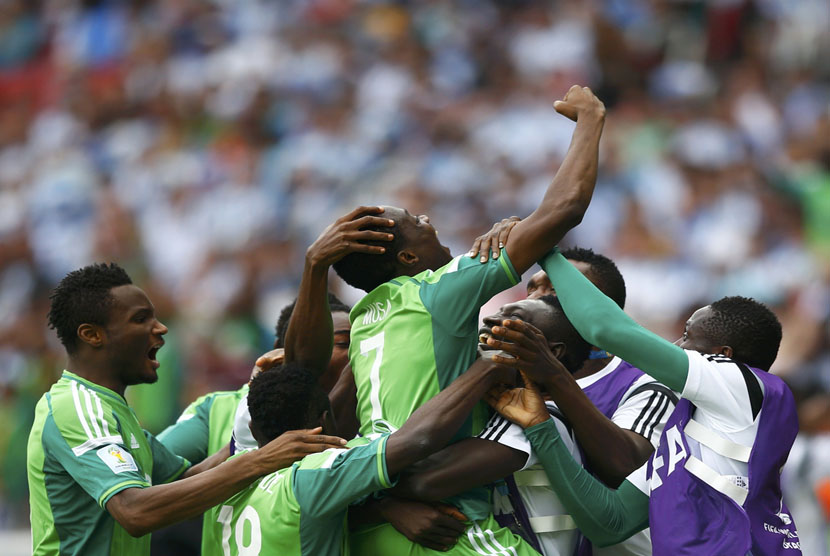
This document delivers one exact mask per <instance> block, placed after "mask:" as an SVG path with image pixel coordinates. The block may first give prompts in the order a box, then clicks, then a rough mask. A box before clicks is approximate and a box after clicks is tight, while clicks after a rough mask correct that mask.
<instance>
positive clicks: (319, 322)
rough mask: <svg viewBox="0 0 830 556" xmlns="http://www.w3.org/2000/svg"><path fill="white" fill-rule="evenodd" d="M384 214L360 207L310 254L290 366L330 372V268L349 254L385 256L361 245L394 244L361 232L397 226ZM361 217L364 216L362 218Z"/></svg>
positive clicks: (293, 325)
mask: <svg viewBox="0 0 830 556" xmlns="http://www.w3.org/2000/svg"><path fill="white" fill-rule="evenodd" d="M367 213H368V214H367ZM382 213H383V209H382V208H381V207H357V208H356V209H354V210H353V211H351V212H350V213H349V214H347V215H345V216H343V217H341V218H338V219H337V220H335V221H334V223H333V224H331V225H330V226H329V227H328V228H326V229H325V230H324V231H323V233H322V234H320V236H319V237H318V238H317V240H316V241H315V242H314V243H312V244H311V246H310V247H309V248H308V249H307V250H306V256H305V267H304V268H303V277H302V279H301V281H300V289H299V292H298V293H297V303H296V305H295V306H294V312H293V313H292V314H291V319H290V320H289V321H288V329H287V330H286V333H285V360H286V362H291V361H299V362H301V363H303V365H305V366H306V367H308V368H309V369H313V370H314V371H315V372H317V373H318V374H320V373H322V372H323V371H324V370H325V369H326V366H327V365H328V363H329V360H330V359H331V349H332V343H333V326H332V322H331V310H330V309H329V301H328V274H329V267H331V265H333V264H334V263H336V262H337V261H339V260H340V259H342V258H343V257H345V256H346V255H348V254H349V253H370V254H380V253H383V251H384V248H383V247H379V246H375V245H366V244H365V243H361V242H363V241H390V240H391V239H392V235H391V234H386V233H383V232H373V231H369V230H360V228H362V227H365V226H390V227H391V226H394V224H395V222H394V221H393V220H390V219H388V218H382V217H380V216H375V215H379V214H382ZM361 214H363V215H364V216H361V217H359V218H358V215H361Z"/></svg>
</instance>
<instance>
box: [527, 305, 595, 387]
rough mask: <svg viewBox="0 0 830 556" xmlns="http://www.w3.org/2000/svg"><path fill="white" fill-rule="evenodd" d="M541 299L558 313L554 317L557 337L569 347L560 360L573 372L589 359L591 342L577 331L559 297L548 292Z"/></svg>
mask: <svg viewBox="0 0 830 556" xmlns="http://www.w3.org/2000/svg"><path fill="white" fill-rule="evenodd" d="M539 301H544V302H545V303H546V304H547V305H549V306H550V307H552V308H553V310H554V311H555V312H556V313H557V314H556V316H555V317H554V319H553V321H554V324H555V326H556V331H555V334H556V336H557V337H556V339H557V340H560V341H562V342H564V343H565V346H566V347H567V349H566V350H565V356H564V357H563V358H562V359H560V361H561V362H562V364H563V365H564V366H565V368H566V369H568V370H569V371H570V372H571V374H573V373H575V372H576V371H578V370H579V369H580V368H581V367H582V364H583V363H584V362H585V360H586V359H588V354H589V353H590V352H591V344H589V343H588V342H586V341H585V339H584V338H583V337H582V336H580V335H579V332H577V331H576V328H574V326H573V325H572V324H571V321H569V320H568V317H567V316H566V315H565V311H564V310H563V309H562V304H561V303H559V298H557V297H556V296H555V295H553V294H548V295H543V296H542V297H540V298H539Z"/></svg>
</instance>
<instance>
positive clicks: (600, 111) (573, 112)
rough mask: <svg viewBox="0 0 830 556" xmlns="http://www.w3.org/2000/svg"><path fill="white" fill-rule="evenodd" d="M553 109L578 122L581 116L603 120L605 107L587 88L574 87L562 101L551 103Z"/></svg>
mask: <svg viewBox="0 0 830 556" xmlns="http://www.w3.org/2000/svg"><path fill="white" fill-rule="evenodd" d="M553 108H554V109H555V110H556V111H557V112H559V113H560V114H562V115H563V116H565V117H567V118H570V119H571V120H573V121H575V122H576V121H579V118H580V117H581V116H588V117H591V118H596V119H598V120H603V119H605V105H604V104H603V103H602V101H601V100H599V99H598V98H597V97H596V95H594V93H593V92H592V91H591V89H589V88H588V87H580V86H579V85H574V86H573V87H571V88H570V89H569V90H568V92H567V93H565V96H564V97H562V100H557V101H556V102H554V103H553Z"/></svg>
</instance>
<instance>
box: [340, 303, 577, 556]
mask: <svg viewBox="0 0 830 556" xmlns="http://www.w3.org/2000/svg"><path fill="white" fill-rule="evenodd" d="M508 317H510V318H518V319H522V320H524V321H526V322H530V323H533V324H534V325H535V326H537V327H538V328H539V329H540V330H542V331H543V333H544V335H545V338H546V342H547V343H548V345H549V346H550V347H551V349H552V350H554V351H555V352H556V353H557V355H558V357H560V358H561V360H562V361H563V364H564V365H565V366H566V367H567V368H569V369H571V370H573V371H576V370H577V369H579V368H580V366H581V365H582V363H583V361H584V360H585V359H586V358H587V357H588V352H589V350H590V346H589V344H588V343H587V342H586V341H585V340H583V339H582V338H581V337H580V336H579V334H578V333H577V332H576V330H575V329H574V328H573V326H572V325H571V324H570V323H569V322H568V319H566V318H565V314H564V313H563V312H562V309H561V307H560V306H559V303H558V301H557V299H556V298H555V297H554V296H552V295H548V296H543V297H541V298H537V299H526V300H523V301H518V302H515V303H509V304H507V305H504V306H503V307H501V309H500V310H499V312H498V313H497V314H495V315H492V316H489V317H487V318H485V327H484V328H483V329H482V334H483V335H486V334H489V326H487V323H493V322H497V323H500V322H501V321H502V320H503V319H505V318H508ZM481 347H482V349H483V350H490V348H489V346H487V345H486V344H484V345H482V346H481ZM492 353H494V352H492V351H484V352H483V355H482V357H483V358H484V359H487V358H489V357H490V356H491V355H492ZM548 410H549V412H550V414H551V419H552V420H553V421H554V424H555V426H556V427H557V428H558V429H559V431H560V434H561V435H562V437H563V439H565V442H566V443H567V444H568V447H569V450H570V452H571V454H572V455H573V456H574V457H575V458H580V457H581V456H580V453H579V449H578V447H577V445H576V442H575V441H574V440H573V432H572V431H573V428H572V426H571V424H570V423H569V422H568V420H567V419H566V418H565V417H564V416H563V415H562V413H561V412H560V411H559V410H558V409H557V408H556V406H555V405H554V404H553V403H552V402H551V403H550V405H549V407H548ZM495 419H499V420H500V419H501V417H500V416H498V415H495V416H494V419H493V420H495ZM493 420H491V423H488V426H487V428H486V429H485V431H484V432H482V433H481V434H480V435H479V437H477V438H468V439H464V440H461V441H459V442H457V443H455V444H453V445H451V446H448V447H447V448H445V449H443V450H441V451H439V452H438V453H436V454H434V455H433V456H432V457H430V458H429V459H428V460H426V461H424V462H421V463H419V464H418V465H417V466H416V468H415V470H411V471H409V472H407V473H405V474H404V475H403V476H402V478H401V481H400V482H399V484H398V486H396V487H395V489H393V490H392V491H391V493H392V494H396V495H398V496H402V497H404V498H415V499H421V500H425V501H430V502H432V501H435V500H440V499H443V498H447V497H449V496H452V495H456V494H459V493H461V492H464V491H466V490H468V489H470V488H472V487H475V486H479V485H483V484H487V483H490V482H492V481H496V480H499V479H502V478H503V477H505V476H507V475H509V474H511V473H513V472H514V471H518V470H519V469H521V468H523V467H524V468H531V467H538V466H537V465H534V464H535V463H536V459H535V457H533V456H531V455H530V454H529V452H530V450H526V451H521V450H520V449H519V448H516V447H515V444H517V439H516V438H512V437H517V436H521V437H522V438H524V433H523V431H522V430H521V429H520V428H519V429H518V430H513V429H514V428H516V427H510V425H511V424H510V422H509V421H508V422H506V423H505V424H504V426H499V427H494V426H492V421H493ZM525 443H526V442H525ZM540 472H541V473H542V474H543V475H544V471H542V470H541V468H539V470H538V471H537V470H535V469H530V470H529V471H526V472H524V471H523V472H522V473H523V474H522V475H520V474H517V476H516V481H515V482H513V483H512V484H511V492H510V494H508V493H507V492H506V491H505V492H504V495H503V496H502V495H501V494H500V493H499V491H500V490H502V489H497V493H496V495H495V499H494V514H495V519H496V520H497V522H498V523H500V524H501V525H503V526H508V527H510V528H511V530H513V532H514V533H516V534H519V535H521V536H522V537H523V538H525V540H527V541H528V543H530V544H531V545H532V546H534V547H535V548H536V549H537V550H538V551H540V552H542V553H543V554H545V555H546V556H560V555H561V556H565V555H567V556H570V555H571V554H573V553H574V548H575V546H576V543H577V541H578V538H579V535H578V532H577V531H576V526H575V525H573V524H572V520H571V519H570V518H569V517H568V516H567V512H566V511H565V509H564V507H563V506H562V504H561V503H559V501H558V500H557V499H556V496H555V495H553V493H552V492H551V491H550V488H549V487H547V488H545V486H544V485H541V484H539V483H538V481H534V482H530V481H527V482H522V478H525V479H527V478H532V477H533V476H534V475H538V474H539V473H540ZM516 483H519V486H518V489H517V485H516ZM539 487H541V488H539ZM505 490H506V489H505ZM513 495H515V496H513ZM382 503H383V502H379V503H377V504H376V506H380V504H382ZM515 506H519V507H515ZM525 510H529V511H528V512H525ZM386 513H387V514H388V512H386ZM514 513H515V514H519V513H521V514H522V515H521V517H520V518H519V519H517V520H513V519H512V518H513V516H514ZM406 518H407V516H406V515H401V516H399V517H398V516H392V520H391V523H392V524H393V526H394V527H395V528H396V529H398V528H399V527H400V522H402V521H405V520H406ZM376 520H378V521H379V519H378V518H376ZM543 522H544V523H547V522H552V523H554V524H555V527H553V528H547V529H546V530H544V531H541V530H540V531H538V534H536V535H534V534H533V532H532V529H529V527H531V525H532V524H536V525H537V529H538V528H541V525H542V524H543ZM351 540H352V543H351V546H352V550H353V551H354V552H355V553H356V554H364V553H371V552H372V549H373V548H374V547H376V546H378V545H379V544H380V545H382V546H383V547H384V548H385V549H386V553H389V554H399V553H409V550H408V549H407V548H406V546H405V539H403V538H402V536H401V535H400V534H398V532H397V531H393V530H391V529H390V528H388V527H387V528H385V529H383V528H379V529H378V530H377V531H369V532H363V531H360V532H356V533H354V534H353V535H352V539H351ZM453 540H454V539H453V538H452V536H451V535H450V534H449V532H447V534H444V535H441V536H437V537H436V538H435V539H434V542H435V543H438V546H440V545H441V544H443V545H444V546H448V545H450V544H452V541H453Z"/></svg>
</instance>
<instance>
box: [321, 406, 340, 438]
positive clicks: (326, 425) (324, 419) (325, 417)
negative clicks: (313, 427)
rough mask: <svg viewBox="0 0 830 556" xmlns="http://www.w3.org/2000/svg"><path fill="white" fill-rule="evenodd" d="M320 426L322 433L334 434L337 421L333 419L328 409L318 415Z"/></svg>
mask: <svg viewBox="0 0 830 556" xmlns="http://www.w3.org/2000/svg"><path fill="white" fill-rule="evenodd" d="M319 424H320V426H321V427H323V434H336V432H337V423H335V421H334V414H333V413H332V412H331V411H329V410H328V409H327V410H325V411H324V412H323V414H322V415H320V423H319Z"/></svg>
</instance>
